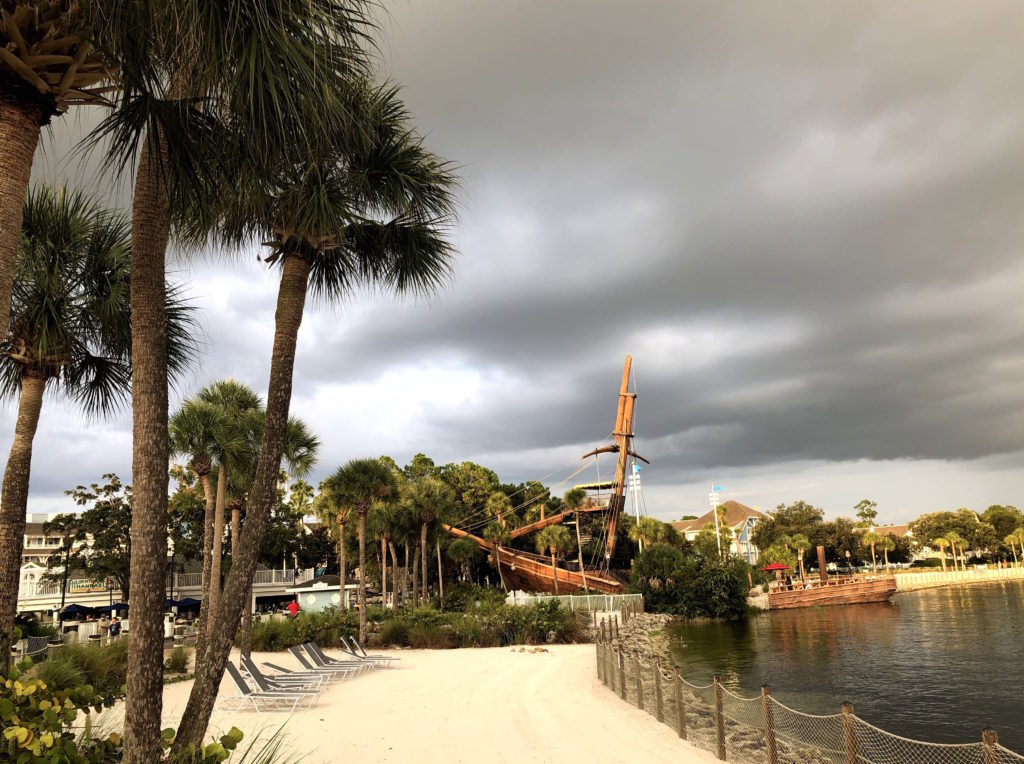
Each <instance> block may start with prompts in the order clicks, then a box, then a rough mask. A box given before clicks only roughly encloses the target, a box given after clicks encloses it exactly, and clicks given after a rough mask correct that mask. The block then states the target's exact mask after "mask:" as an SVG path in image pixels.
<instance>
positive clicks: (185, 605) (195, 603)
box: [178, 597, 203, 610]
mask: <svg viewBox="0 0 1024 764" xmlns="http://www.w3.org/2000/svg"><path fill="white" fill-rule="evenodd" d="M202 604H203V603H202V601H201V600H197V599H194V598H193V597H186V598H185V599H183V600H178V609H179V610H182V609H184V610H189V609H195V608H197V607H199V606H200V605H202Z"/></svg>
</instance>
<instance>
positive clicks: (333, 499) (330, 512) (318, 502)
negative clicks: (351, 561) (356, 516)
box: [313, 480, 352, 598]
mask: <svg viewBox="0 0 1024 764" xmlns="http://www.w3.org/2000/svg"><path fill="white" fill-rule="evenodd" d="M313 511H314V512H315V513H316V516H317V517H318V518H320V520H321V522H324V523H328V524H329V525H331V526H337V528H338V577H339V578H340V579H341V584H342V598H344V586H345V578H346V576H347V575H348V566H347V565H346V564H345V527H346V524H347V523H348V519H349V515H351V514H352V505H351V504H350V503H348V502H347V501H342V500H341V499H340V498H339V496H338V494H337V493H336V492H335V491H333V490H332V489H331V484H330V481H328V480H324V481H323V482H321V483H320V492H319V493H318V494H317V497H316V499H315V500H314V502H313Z"/></svg>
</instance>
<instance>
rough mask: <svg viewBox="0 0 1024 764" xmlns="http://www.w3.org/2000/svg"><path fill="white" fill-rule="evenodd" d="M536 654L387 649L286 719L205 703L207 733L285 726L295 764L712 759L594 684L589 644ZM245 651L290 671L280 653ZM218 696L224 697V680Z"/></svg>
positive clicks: (175, 687)
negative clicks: (393, 664) (376, 665)
mask: <svg viewBox="0 0 1024 764" xmlns="http://www.w3.org/2000/svg"><path fill="white" fill-rule="evenodd" d="M528 649H529V648H528ZM547 650H548V651H549V652H546V653H529V652H524V653H520V652H519V651H518V648H516V650H515V651H513V650H512V648H493V649H486V650H481V649H464V650H398V651H391V654H392V655H396V656H399V657H401V659H402V660H401V662H400V663H399V664H398V665H399V668H398V669H394V670H383V669H382V670H378V671H374V672H372V673H368V674H364V675H362V676H359V677H358V678H356V679H352V680H350V681H347V682H343V683H340V684H337V685H333V686H332V687H330V688H329V689H327V690H326V691H325V692H324V693H323V694H322V695H321V696H320V699H319V702H318V703H317V704H316V705H315V706H313V707H312V708H310V709H305V710H300V711H298V712H296V713H295V714H293V715H291V717H290V718H289V714H287V713H267V712H263V713H259V714H257V713H254V712H253V711H251V710H250V711H238V712H235V711H220V710H215V711H214V714H213V718H212V720H211V724H210V730H211V733H212V732H214V731H216V732H217V734H220V733H222V732H223V731H224V730H227V729H229V728H230V727H231V726H232V725H234V726H236V727H238V728H239V729H241V730H242V731H243V732H245V733H246V734H247V736H249V737H251V736H252V735H253V734H255V733H256V731H257V730H261V729H262V730H274V729H277V728H278V727H280V726H281V725H282V724H285V730H286V733H287V737H288V746H287V747H288V748H289V750H290V751H291V752H293V753H294V754H301V761H302V762H303V764H317V763H319V762H358V763H361V762H446V763H448V762H472V764H481V762H486V763H487V764H502V763H503V762H509V763H510V764H511V763H513V762H515V763H517V764H518V763H521V762H560V763H561V762H566V761H594V762H601V763H602V764H613V763H617V762H634V761H643V762H672V763H673V764H679V762H683V763H686V762H711V761H716V759H715V758H714V756H713V755H712V754H710V753H709V752H707V751H702V750H699V749H697V748H694V747H693V746H690V745H689V744H687V743H686V742H684V741H682V740H680V739H679V738H678V737H677V736H676V734H675V732H673V731H672V730H671V729H669V728H668V727H667V726H666V725H664V724H658V722H657V721H655V719H654V718H653V717H651V716H649V715H648V714H647V713H646V712H645V711H640V710H639V709H637V708H634V707H633V706H631V705H629V704H628V703H625V702H623V701H622V700H620V699H619V698H618V697H617V696H616V695H615V694H614V693H613V692H612V691H611V690H609V689H608V688H606V687H605V686H604V685H603V684H602V683H601V682H600V681H599V680H598V679H597V675H596V673H595V659H594V647H593V645H554V646H550V647H548V648H547ZM330 652H331V654H332V655H336V653H334V652H333V651H330ZM253 657H254V658H257V659H258V660H260V661H262V660H269V661H271V662H272V663H277V664H278V665H282V666H286V667H289V668H292V667H297V664H296V663H295V661H294V659H293V658H292V657H291V656H290V655H287V653H285V654H281V653H274V654H272V655H269V654H256V653H254V654H253ZM191 687H192V683H191V682H181V683H178V684H172V685H170V686H168V687H167V688H166V690H165V691H164V723H165V726H176V725H177V721H178V719H179V717H180V715H181V712H182V710H183V709H184V707H185V703H186V702H187V700H188V693H189V692H190V690H191ZM221 694H224V695H227V694H231V690H230V688H229V680H227V679H226V680H225V683H224V685H223V687H222V693H221ZM122 713H123V710H122V709H121V708H115V709H111V710H110V711H108V712H106V713H104V714H103V716H104V717H105V718H104V719H103V721H102V723H103V725H104V726H105V727H107V728H109V729H116V728H118V727H119V726H120V721H121V720H120V717H121V714H122ZM243 745H244V744H243Z"/></svg>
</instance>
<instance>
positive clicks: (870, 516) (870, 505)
mask: <svg viewBox="0 0 1024 764" xmlns="http://www.w3.org/2000/svg"><path fill="white" fill-rule="evenodd" d="M853 511H854V512H855V513H856V514H857V517H858V518H860V526H861V527H862V528H871V527H874V525H875V518H876V517H878V505H877V504H876V503H875V502H873V501H871V499H861V500H860V501H858V502H857V504H856V505H855V506H854V508H853Z"/></svg>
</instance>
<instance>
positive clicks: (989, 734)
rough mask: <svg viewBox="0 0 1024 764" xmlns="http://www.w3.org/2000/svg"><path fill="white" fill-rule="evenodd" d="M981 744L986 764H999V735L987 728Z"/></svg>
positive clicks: (982, 735)
mask: <svg viewBox="0 0 1024 764" xmlns="http://www.w3.org/2000/svg"><path fill="white" fill-rule="evenodd" d="M981 743H982V749H983V750H984V752H985V764H999V748H998V747H997V746H998V745H999V734H998V733H997V732H996V731H995V730H994V729H992V728H991V727H986V728H985V729H983V730H982V731H981Z"/></svg>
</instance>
